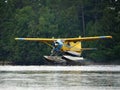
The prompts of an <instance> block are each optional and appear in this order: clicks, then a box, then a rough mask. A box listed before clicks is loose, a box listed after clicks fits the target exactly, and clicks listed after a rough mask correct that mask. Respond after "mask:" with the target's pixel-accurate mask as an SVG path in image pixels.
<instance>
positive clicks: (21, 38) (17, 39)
mask: <svg viewBox="0 0 120 90" xmlns="http://www.w3.org/2000/svg"><path fill="white" fill-rule="evenodd" d="M15 40H24V38H15Z"/></svg>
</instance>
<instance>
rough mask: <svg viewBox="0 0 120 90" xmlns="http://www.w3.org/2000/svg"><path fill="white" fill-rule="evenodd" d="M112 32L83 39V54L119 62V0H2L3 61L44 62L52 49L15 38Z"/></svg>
mask: <svg viewBox="0 0 120 90" xmlns="http://www.w3.org/2000/svg"><path fill="white" fill-rule="evenodd" d="M104 35H111V36H112V37H113V38H112V39H109V40H97V41H90V42H82V45H83V47H92V48H97V49H98V50H95V51H84V52H83V57H85V58H88V59H91V60H93V61H94V62H98V63H99V62H100V63H113V64H114V63H116V64H120V0H0V62H12V63H13V64H15V65H44V64H45V61H44V60H43V55H49V54H50V50H51V48H50V47H48V46H47V45H44V44H43V43H39V42H28V41H15V39H14V38H16V37H39V38H52V37H55V38H67V37H79V36H82V37H88V36H104Z"/></svg>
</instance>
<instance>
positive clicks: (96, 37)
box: [65, 36, 112, 42]
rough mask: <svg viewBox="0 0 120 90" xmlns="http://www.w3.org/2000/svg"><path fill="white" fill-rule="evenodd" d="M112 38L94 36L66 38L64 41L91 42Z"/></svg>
mask: <svg viewBox="0 0 120 90" xmlns="http://www.w3.org/2000/svg"><path fill="white" fill-rule="evenodd" d="M110 38H112V36H95V37H82V38H81V37H79V38H67V39H66V40H65V41H68V42H70V41H92V40H99V39H110Z"/></svg>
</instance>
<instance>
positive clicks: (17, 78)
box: [0, 65, 120, 90]
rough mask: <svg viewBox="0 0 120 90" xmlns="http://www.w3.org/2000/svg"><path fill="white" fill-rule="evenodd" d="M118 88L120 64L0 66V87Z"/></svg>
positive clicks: (14, 89)
mask: <svg viewBox="0 0 120 90" xmlns="http://www.w3.org/2000/svg"><path fill="white" fill-rule="evenodd" d="M26 89H27V90H67V89H69V90H73V89H74V90H108V89H109V90H120V66H112V65H111V66H98V65H96V66H0V90H26Z"/></svg>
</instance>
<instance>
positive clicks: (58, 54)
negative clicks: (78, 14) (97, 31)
mask: <svg viewBox="0 0 120 90" xmlns="http://www.w3.org/2000/svg"><path fill="white" fill-rule="evenodd" d="M111 38H112V36H94V37H80V36H79V37H77V38H15V40H25V41H36V42H42V43H45V44H47V45H48V46H50V47H52V50H51V54H50V55H49V56H44V58H45V60H47V61H49V62H51V63H53V64H63V65H73V64H75V65H76V64H77V65H81V64H83V63H84V62H85V59H84V58H83V57H82V56H81V53H82V51H84V50H96V48H82V45H81V42H82V41H93V40H99V39H102V40H103V39H111Z"/></svg>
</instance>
